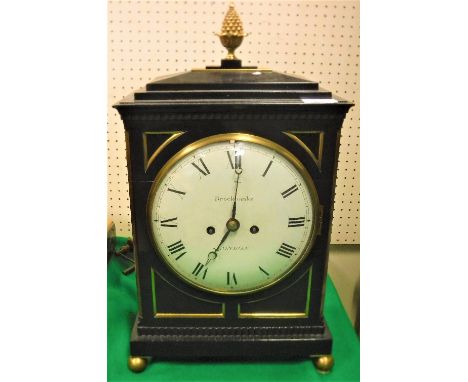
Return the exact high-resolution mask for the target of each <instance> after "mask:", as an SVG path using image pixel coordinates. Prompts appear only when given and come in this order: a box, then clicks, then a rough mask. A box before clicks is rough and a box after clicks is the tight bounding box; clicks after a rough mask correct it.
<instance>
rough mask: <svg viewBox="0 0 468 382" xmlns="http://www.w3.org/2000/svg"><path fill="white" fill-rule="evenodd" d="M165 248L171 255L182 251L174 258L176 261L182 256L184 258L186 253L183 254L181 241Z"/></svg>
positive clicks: (183, 249)
mask: <svg viewBox="0 0 468 382" xmlns="http://www.w3.org/2000/svg"><path fill="white" fill-rule="evenodd" d="M167 248H168V249H169V252H170V253H171V255H173V254H174V253H177V252H181V251H184V252H182V253H180V254H178V256H177V257H176V260H179V259H180V258H181V257H182V256H184V255H185V254H186V253H187V252H185V246H184V244H182V240H179V241H176V242H175V243H173V244H171V245H168V246H167Z"/></svg>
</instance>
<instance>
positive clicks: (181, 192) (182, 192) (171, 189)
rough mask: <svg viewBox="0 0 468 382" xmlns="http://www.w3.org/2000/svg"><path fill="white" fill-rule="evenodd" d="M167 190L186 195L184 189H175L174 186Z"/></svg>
mask: <svg viewBox="0 0 468 382" xmlns="http://www.w3.org/2000/svg"><path fill="white" fill-rule="evenodd" d="M167 191H171V192H174V193H176V194H180V195H185V192H184V191H178V190H174V189H173V188H168V189H167Z"/></svg>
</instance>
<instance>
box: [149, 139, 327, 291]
mask: <svg viewBox="0 0 468 382" xmlns="http://www.w3.org/2000/svg"><path fill="white" fill-rule="evenodd" d="M231 140H235V141H242V142H249V143H254V144H258V145H261V146H265V147H267V148H269V149H271V150H273V151H276V152H277V153H278V154H279V155H281V156H282V157H284V158H285V159H286V160H288V161H289V162H290V163H291V164H292V165H293V166H294V167H295V168H296V170H297V171H298V172H299V174H300V175H301V176H302V178H303V179H304V182H305V184H306V185H307V189H308V190H309V193H310V198H311V201H312V208H313V211H312V215H313V216H312V229H311V231H310V235H309V240H308V243H307V245H306V247H305V248H304V250H303V251H302V253H301V254H300V255H299V258H298V260H297V261H296V263H295V264H294V265H293V266H292V267H291V268H290V269H288V270H287V271H286V272H285V273H284V274H282V275H281V276H280V277H278V278H277V279H275V280H272V281H271V282H270V283H269V284H265V285H262V286H261V287H258V288H253V289H249V290H245V291H224V290H216V289H211V288H207V287H206V286H203V285H200V284H197V283H196V282H194V281H193V280H190V279H189V278H187V277H185V276H184V275H182V274H180V273H179V272H178V271H177V270H176V269H175V268H173V266H172V265H171V263H170V262H169V261H167V260H166V258H165V257H164V256H163V255H162V254H161V251H160V249H159V246H158V244H157V241H156V239H155V232H154V230H153V228H152V221H151V213H152V210H153V202H154V197H155V194H156V191H157V190H158V188H159V185H160V184H161V182H162V180H163V179H164V177H165V176H166V175H167V173H168V172H169V171H170V170H171V169H172V168H173V167H174V166H175V165H176V164H177V162H179V161H180V160H182V159H183V158H185V157H186V156H187V155H190V154H191V153H192V152H194V151H196V150H198V149H200V148H202V147H204V146H207V145H210V144H213V143H218V142H223V141H231ZM319 213H320V204H319V199H318V194H317V190H316V188H315V184H314V182H313V180H312V178H311V176H310V174H309V172H308V171H307V169H306V168H305V166H304V165H303V164H302V162H301V161H300V160H299V159H298V158H297V157H296V156H295V155H294V154H293V153H291V152H290V151H289V150H287V149H286V148H284V147H283V146H281V145H279V144H277V143H275V142H273V141H271V140H269V139H266V138H263V137H259V136H257V135H251V134H245V133H224V134H216V135H211V136H209V137H206V138H202V139H199V140H197V141H195V142H192V143H191V144H189V145H187V146H186V147H184V148H183V149H182V150H180V151H179V152H177V153H176V154H175V155H174V156H172V157H171V158H170V159H169V160H168V161H167V162H166V164H165V165H164V166H163V167H162V168H161V169H160V170H159V171H158V173H157V175H156V177H155V179H154V181H153V184H152V185H151V189H150V192H149V195H148V200H147V204H146V217H147V224H148V228H149V232H150V233H151V235H150V240H151V244H152V245H153V248H154V249H155V251H156V253H157V255H158V256H159V257H160V258H161V259H162V260H163V262H164V263H165V264H166V265H167V266H168V267H169V269H170V270H171V272H173V273H174V274H175V275H176V276H177V277H178V278H180V279H181V280H182V281H184V282H186V283H188V284H189V285H191V286H194V287H196V288H197V289H201V290H204V291H207V292H210V293H214V294H218V295H245V294H252V293H256V292H259V291H261V290H264V289H267V288H270V287H272V286H273V285H275V284H277V283H278V282H280V281H281V280H283V279H284V278H286V277H287V276H288V275H290V274H291V273H292V272H293V271H294V270H296V269H297V268H298V266H299V265H300V264H301V263H302V262H303V261H304V259H305V258H306V257H307V254H308V253H309V251H310V250H311V248H312V247H313V245H314V243H315V238H316V236H317V232H318V227H319Z"/></svg>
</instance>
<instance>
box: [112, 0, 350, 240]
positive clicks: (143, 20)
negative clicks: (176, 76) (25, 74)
mask: <svg viewBox="0 0 468 382" xmlns="http://www.w3.org/2000/svg"><path fill="white" fill-rule="evenodd" d="M229 3H230V2H229V1H136V0H134V1H113V0H112V1H109V2H108V49H109V54H108V65H109V67H108V132H107V135H108V215H109V216H110V217H111V218H112V220H113V221H114V222H115V224H116V227H117V235H119V236H130V235H131V224H130V207H129V196H128V181H127V168H126V162H125V138H124V128H123V124H122V121H121V119H120V117H119V115H118V113H117V111H116V110H114V109H113V108H112V105H113V104H114V103H116V102H117V101H119V100H120V99H121V98H123V97H124V96H126V95H128V94H129V93H131V92H132V91H134V90H136V89H138V88H140V87H142V86H144V85H145V84H146V83H147V82H149V81H150V80H152V79H154V78H156V77H159V76H163V75H167V74H172V73H176V72H184V71H189V70H191V69H192V68H202V67H205V66H206V65H213V64H215V65H219V62H220V60H221V58H223V57H224V56H225V55H226V50H225V49H224V48H223V47H222V46H221V44H220V42H219V39H218V38H217V37H216V36H215V35H214V34H213V32H219V31H220V30H221V24H222V21H223V18H224V15H225V13H226V11H227V9H228V6H229ZM235 6H236V10H237V11H238V13H239V15H240V17H241V19H242V21H243V24H244V30H245V31H246V32H248V33H250V35H249V36H248V37H246V38H245V39H244V42H243V44H242V45H241V47H240V48H239V49H237V50H236V55H237V56H238V57H239V58H241V59H242V61H243V64H244V65H258V66H260V67H268V68H270V69H273V70H276V71H278V72H284V73H290V74H298V75H302V76H304V77H306V78H308V79H311V80H314V81H318V82H319V83H320V85H321V86H322V87H324V88H326V89H328V90H331V91H332V92H333V93H334V94H336V95H338V96H341V97H343V98H346V99H348V100H351V101H352V102H354V103H355V106H354V107H353V108H352V109H351V110H350V112H349V113H348V115H347V117H346V120H345V123H344V127H343V130H342V138H341V147H340V157H339V165H338V179H337V185H336V197H335V211H334V220H333V231H332V243H334V244H358V243H359V2H358V1H236V2H235Z"/></svg>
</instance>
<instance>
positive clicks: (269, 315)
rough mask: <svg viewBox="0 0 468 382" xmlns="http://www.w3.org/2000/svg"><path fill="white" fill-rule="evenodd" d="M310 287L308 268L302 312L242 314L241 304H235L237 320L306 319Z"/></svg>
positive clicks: (310, 269)
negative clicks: (305, 295)
mask: <svg viewBox="0 0 468 382" xmlns="http://www.w3.org/2000/svg"><path fill="white" fill-rule="evenodd" d="M311 287H312V267H310V268H309V275H308V282H307V297H306V304H305V309H304V312H255V313H242V312H241V304H237V317H239V318H307V317H309V309H310V288H311Z"/></svg>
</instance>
